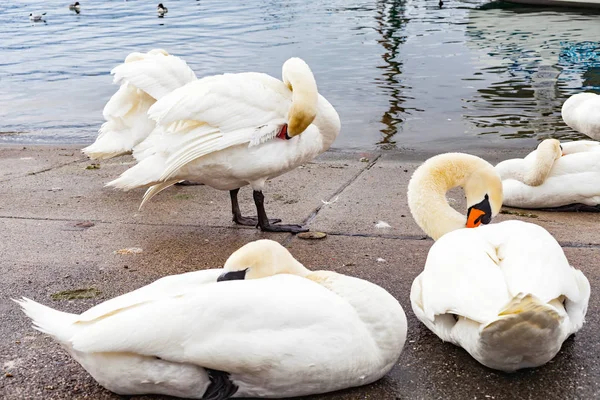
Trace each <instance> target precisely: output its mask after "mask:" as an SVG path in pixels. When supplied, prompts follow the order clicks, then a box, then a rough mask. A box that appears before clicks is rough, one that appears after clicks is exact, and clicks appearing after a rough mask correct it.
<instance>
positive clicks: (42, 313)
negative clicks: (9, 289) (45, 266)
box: [13, 297, 78, 344]
mask: <svg viewBox="0 0 600 400" xmlns="http://www.w3.org/2000/svg"><path fill="white" fill-rule="evenodd" d="M13 301H15V302H16V303H17V304H19V305H20V306H21V309H22V310H23V312H24V313H25V314H26V315H27V316H28V317H29V318H31V320H32V321H33V327H34V328H35V329H37V330H38V331H40V332H43V333H46V334H48V335H50V336H52V337H53V338H54V339H56V340H57V341H59V342H61V343H63V344H67V343H68V342H69V340H70V339H71V337H72V336H73V335H74V334H75V332H76V330H77V328H76V326H75V325H74V324H75V322H76V321H77V317H78V316H77V315H76V314H69V313H65V312H62V311H57V310H54V309H53V308H50V307H47V306H45V305H43V304H40V303H37V302H35V301H33V300H31V299H28V298H26V297H23V298H22V299H19V300H13Z"/></svg>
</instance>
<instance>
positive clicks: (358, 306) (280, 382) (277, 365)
mask: <svg viewBox="0 0 600 400" xmlns="http://www.w3.org/2000/svg"><path fill="white" fill-rule="evenodd" d="M19 303H20V304H21V306H22V308H23V310H24V312H25V313H26V314H27V315H28V316H29V317H30V318H31V319H32V320H33V323H34V325H35V327H36V329H38V330H40V331H42V332H44V333H46V334H48V335H50V336H52V337H53V338H54V339H55V340H56V341H57V342H59V343H60V344H61V345H62V346H63V347H64V348H65V349H66V350H67V351H68V352H69V354H70V355H71V356H72V357H73V358H74V359H75V360H77V361H78V362H79V363H80V364H81V365H82V366H83V367H84V368H85V369H86V370H87V371H88V372H89V373H90V374H91V375H92V376H93V377H94V378H95V379H96V380H97V381H98V382H99V383H100V384H101V385H102V386H104V387H105V388H107V389H109V390H111V391H113V392H115V393H118V394H147V393H157V394H165V395H172V396H179V397H187V398H197V399H201V398H202V399H227V398H229V397H293V396H301V395H309V394H317V393H324V392H329V391H333V390H339V389H342V388H346V387H353V386H360V385H364V384H367V383H371V382H374V381H375V380H377V379H379V378H381V377H382V376H383V375H385V374H386V373H387V372H388V371H389V370H390V369H391V368H392V367H393V366H394V365H395V363H396V361H397V360H398V357H399V356H400V353H401V351H402V348H403V346H404V342H405V340H406V329H407V325H406V316H405V314H404V311H403V310H402V307H401V306H400V304H399V303H398V301H397V300H396V299H395V298H394V297H393V296H392V295H390V294H389V293H388V292H386V291H385V290H384V289H382V288H381V287H379V286H377V285H374V284H372V283H370V282H367V281H364V280H361V279H357V278H352V277H349V276H345V275H341V274H337V273H335V272H328V271H310V270H308V269H307V268H305V267H304V266H303V265H302V264H301V263H300V262H298V261H296V260H295V259H294V258H293V257H292V255H291V254H290V253H289V252H288V251H287V250H286V249H285V248H284V247H283V246H281V245H280V244H278V243H277V242H273V241H270V240H259V241H256V242H251V243H249V244H247V245H245V246H243V247H242V248H240V249H239V250H238V251H236V252H235V253H233V254H232V255H231V257H230V258H229V259H228V260H227V262H226V263H225V265H224V267H223V268H222V269H210V270H204V271H197V272H190V273H187V274H182V275H173V276H168V277H165V278H162V279H160V280H158V281H156V282H154V283H152V284H150V285H148V286H145V287H142V288H140V289H138V290H135V291H133V292H130V293H127V294H124V295H122V296H119V297H116V298H114V299H111V300H108V301H106V302H104V303H101V304H98V305H97V306H95V307H92V308H91V309H89V310H87V311H86V312H84V313H82V314H80V315H76V314H68V313H64V312H60V311H56V310H53V309H51V308H49V307H46V306H43V305H41V304H38V303H36V302H34V301H32V300H29V299H23V300H20V301H19Z"/></svg>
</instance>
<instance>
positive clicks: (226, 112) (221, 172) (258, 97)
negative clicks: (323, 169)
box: [108, 58, 340, 232]
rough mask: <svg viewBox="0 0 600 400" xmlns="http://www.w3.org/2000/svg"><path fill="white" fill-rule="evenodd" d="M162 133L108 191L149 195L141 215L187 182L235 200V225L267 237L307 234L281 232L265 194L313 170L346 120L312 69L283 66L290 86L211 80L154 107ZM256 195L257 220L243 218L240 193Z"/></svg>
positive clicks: (254, 78)
mask: <svg viewBox="0 0 600 400" xmlns="http://www.w3.org/2000/svg"><path fill="white" fill-rule="evenodd" d="M149 115H150V117H151V118H152V119H154V120H156V123H157V128H156V131H155V132H153V133H152V134H151V135H150V136H149V137H148V139H146V140H145V141H144V142H142V143H140V144H139V145H138V146H137V147H136V149H134V156H135V157H136V158H137V159H138V160H141V161H140V162H139V163H138V164H137V165H135V166H134V167H132V168H130V169H129V170H127V171H125V172H124V173H123V174H122V175H121V176H120V177H119V178H118V179H116V180H114V181H112V182H110V183H108V185H109V186H114V187H117V188H120V189H123V190H129V189H133V188H137V187H149V189H148V191H147V192H146V194H145V195H144V200H143V201H142V205H141V206H140V208H141V207H142V206H143V205H144V204H145V203H146V202H147V201H148V200H150V199H151V198H152V197H153V196H154V195H156V194H157V193H159V192H160V191H161V190H163V189H165V188H167V187H169V186H171V185H173V184H175V183H177V182H179V181H182V180H189V181H193V182H198V183H204V184H206V185H209V186H211V187H213V188H216V189H220V190H229V191H230V193H231V201H232V212H233V220H234V221H235V222H236V223H238V224H243V225H252V226H256V225H257V223H258V225H259V226H260V228H261V229H262V230H264V231H272V232H302V231H306V230H307V229H305V228H303V227H301V226H298V225H274V222H272V221H269V219H268V218H267V215H266V212H265V209H264V205H263V200H264V196H263V194H262V190H263V188H264V186H265V182H266V181H267V179H271V178H274V177H276V176H279V175H281V174H283V173H285V172H287V171H290V170H292V169H294V168H296V167H298V166H299V165H301V164H303V163H306V162H308V161H310V160H312V159H313V158H315V157H316V156H318V155H319V154H321V153H323V152H324V151H325V150H327V149H328V148H329V146H331V144H332V143H333V141H334V140H335V138H336V137H337V135H338V133H339V131H340V119H339V116H338V114H337V112H336V111H335V109H334V108H333V107H332V105H331V104H329V102H328V101H327V100H326V99H325V98H324V97H323V96H321V95H319V93H318V91H317V84H316V82H315V79H314V76H313V74H312V72H311V70H310V68H309V67H308V65H306V63H305V62H304V61H302V60H301V59H299V58H291V59H289V60H287V61H286V62H285V63H284V65H283V82H282V81H280V80H278V79H275V78H273V77H271V76H269V75H266V74H260V73H253V72H249V73H240V74H224V75H217V76H210V77H206V78H203V79H200V80H198V81H195V82H192V83H189V84H187V85H185V86H183V87H181V88H179V89H177V90H175V91H173V92H172V93H170V94H168V95H167V96H165V97H163V98H161V99H160V100H159V101H158V102H156V104H154V105H153V106H152V107H151V108H150V110H149ZM245 185H250V186H252V189H253V190H254V202H255V204H256V208H257V211H258V221H257V219H253V218H247V217H242V216H241V213H240V210H239V207H238V203H237V193H238V190H239V188H240V187H242V186H245Z"/></svg>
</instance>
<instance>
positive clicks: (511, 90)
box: [465, 6, 600, 139]
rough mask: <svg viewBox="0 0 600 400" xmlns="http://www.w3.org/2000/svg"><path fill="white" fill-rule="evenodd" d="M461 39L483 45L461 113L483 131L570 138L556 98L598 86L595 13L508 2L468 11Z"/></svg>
mask: <svg viewBox="0 0 600 400" xmlns="http://www.w3.org/2000/svg"><path fill="white" fill-rule="evenodd" d="M466 37H467V45H468V46H469V47H471V48H473V49H476V50H483V51H484V52H483V53H482V54H481V56H480V58H479V59H478V60H477V63H478V65H479V70H480V73H479V74H477V77H474V78H473V79H471V81H472V82H474V84H475V85H476V86H478V87H477V90H476V92H475V93H474V94H473V95H472V96H471V97H470V98H468V99H465V102H466V103H467V107H466V110H465V117H466V118H467V119H468V120H469V121H470V122H471V123H472V124H474V126H475V127H476V128H477V129H478V130H480V133H481V134H483V135H485V134H498V133H499V134H500V135H501V136H503V137H505V138H508V139H514V138H533V137H535V138H538V139H541V138H545V137H555V138H558V139H576V138H582V137H584V136H583V135H579V134H575V133H573V132H572V131H571V130H570V128H568V127H567V126H566V125H565V124H564V123H563V122H562V120H561V117H560V108H561V106H562V103H563V102H564V101H565V100H566V99H567V98H568V97H569V96H570V95H572V94H574V93H577V92H579V91H581V90H596V91H600V86H599V83H600V81H599V79H598V68H600V50H599V45H598V42H596V41H594V40H593V39H597V38H600V22H599V20H598V16H597V15H594V14H591V15H590V14H577V13H572V14H569V13H567V14H565V13H564V12H563V11H562V10H559V11H554V10H543V9H539V8H527V7H510V6H509V7H508V8H499V7H495V8H479V9H473V10H471V11H470V13H469V19H468V26H467V30H466Z"/></svg>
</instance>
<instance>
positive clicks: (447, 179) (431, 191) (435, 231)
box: [408, 153, 493, 240]
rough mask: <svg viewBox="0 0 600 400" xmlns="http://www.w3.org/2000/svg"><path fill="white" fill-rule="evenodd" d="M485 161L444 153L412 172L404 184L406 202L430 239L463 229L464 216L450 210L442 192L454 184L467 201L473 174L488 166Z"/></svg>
mask: <svg viewBox="0 0 600 400" xmlns="http://www.w3.org/2000/svg"><path fill="white" fill-rule="evenodd" d="M484 164H488V163H487V162H485V161H483V160H481V159H480V158H478V157H475V156H471V155H468V154H460V153H448V154H442V155H439V156H435V157H432V158H430V159H429V160H427V161H426V162H425V163H424V164H423V165H421V166H420V167H419V168H418V169H417V170H416V171H415V173H414V174H413V177H412V178H411V180H410V182H409V184H408V205H409V208H410V211H411V213H412V215H413V217H414V219H415V221H416V222H417V224H418V225H419V227H420V228H421V229H422V230H423V231H424V232H425V233H426V234H427V235H429V236H431V238H432V239H433V240H438V239H439V238H440V237H442V236H443V235H445V234H446V233H448V232H451V231H454V230H457V229H461V228H465V227H466V222H467V218H466V216H465V215H462V214H461V213H459V212H458V211H456V210H455V209H453V208H452V207H451V206H450V204H448V200H447V199H446V193H447V192H448V191H449V190H450V189H452V188H455V187H457V186H460V187H462V188H463V189H464V190H465V194H466V196H467V204H475V203H476V202H477V201H479V200H477V201H474V199H472V198H470V193H471V192H472V190H471V189H470V187H471V186H472V185H473V184H474V183H473V181H474V180H476V179H479V177H477V178H476V179H472V178H473V175H474V174H476V173H478V171H479V170H480V169H481V168H492V170H493V167H492V166H491V165H489V164H488V165H484Z"/></svg>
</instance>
